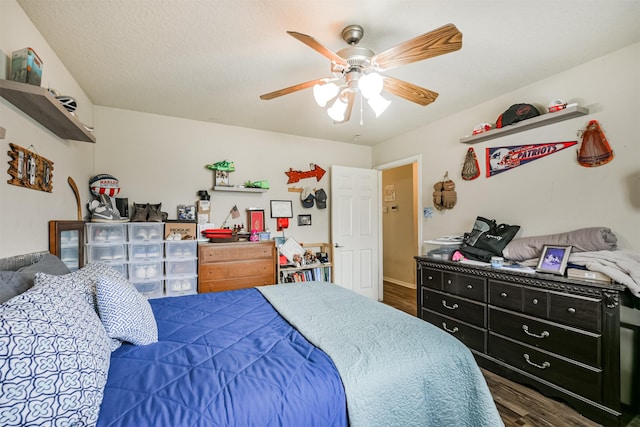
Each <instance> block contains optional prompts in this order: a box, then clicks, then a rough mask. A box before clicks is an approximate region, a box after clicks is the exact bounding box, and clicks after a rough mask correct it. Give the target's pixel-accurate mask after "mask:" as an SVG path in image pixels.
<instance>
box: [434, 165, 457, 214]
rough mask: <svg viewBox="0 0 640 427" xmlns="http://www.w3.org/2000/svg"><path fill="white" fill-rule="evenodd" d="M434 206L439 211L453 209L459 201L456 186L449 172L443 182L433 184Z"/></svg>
mask: <svg viewBox="0 0 640 427" xmlns="http://www.w3.org/2000/svg"><path fill="white" fill-rule="evenodd" d="M433 189H434V192H433V206H435V208H436V209H438V210H440V211H441V210H443V209H452V208H453V207H454V206H455V205H456V202H457V201H458V195H457V194H456V184H455V183H454V182H453V181H451V180H450V179H449V172H446V173H445V174H444V177H443V179H442V181H438V182H436V183H435V184H433Z"/></svg>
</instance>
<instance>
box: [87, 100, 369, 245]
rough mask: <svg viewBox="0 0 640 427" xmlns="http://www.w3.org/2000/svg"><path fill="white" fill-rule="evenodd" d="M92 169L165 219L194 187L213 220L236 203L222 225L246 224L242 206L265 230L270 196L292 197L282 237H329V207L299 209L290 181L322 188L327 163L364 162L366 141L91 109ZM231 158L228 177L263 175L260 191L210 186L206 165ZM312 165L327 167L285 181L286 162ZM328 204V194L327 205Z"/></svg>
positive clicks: (189, 198) (235, 180)
mask: <svg viewBox="0 0 640 427" xmlns="http://www.w3.org/2000/svg"><path fill="white" fill-rule="evenodd" d="M95 115H96V138H97V139H98V143H97V144H96V155H95V163H96V166H95V170H96V173H110V174H112V175H114V176H115V177H117V178H118V179H119V180H120V186H121V193H120V197H126V198H128V199H129V204H132V203H133V202H135V203H146V202H150V203H158V202H162V209H163V210H164V211H165V212H167V213H168V214H169V218H170V219H171V218H173V219H175V218H176V210H177V205H179V204H194V203H195V201H196V200H197V199H198V197H197V191H198V190H208V191H209V194H210V195H211V204H212V214H211V217H212V220H213V222H214V224H215V225H216V226H220V225H221V224H222V222H223V221H224V220H225V218H226V217H227V214H228V213H229V210H230V209H231V208H232V207H233V206H234V205H237V206H238V209H239V210H240V212H241V216H240V218H238V219H237V220H235V221H233V222H230V223H228V224H227V225H233V224H234V223H237V224H240V223H245V225H246V214H245V209H246V208H249V207H258V208H263V209H264V210H265V217H266V225H267V227H268V228H269V229H270V230H271V232H272V236H274V235H278V236H281V235H282V233H276V223H275V219H271V218H270V207H269V206H270V204H269V201H270V200H292V201H293V215H294V218H292V219H291V220H290V227H289V229H288V230H287V231H286V232H285V236H287V237H288V236H293V237H294V238H295V239H296V240H298V241H299V242H328V241H329V240H330V233H329V209H317V207H316V206H314V207H313V208H309V209H305V208H303V207H302V205H301V203H300V193H293V192H289V191H288V188H291V187H304V186H310V187H313V188H324V189H325V190H326V192H327V194H328V195H329V198H330V197H331V191H330V190H329V182H330V178H329V176H330V173H331V171H330V167H331V166H332V165H339V166H350V167H361V168H370V167H371V147H365V146H358V145H354V144H344V143H337V142H332V141H325V140H316V139H309V138H301V137H298V136H291V135H284V134H277V133H271V132H264V131H259V130H254V129H246V128H240V127H234V126H226V125H218V124H213V123H205V122H198V121H192V120H185V119H179V118H172V117H165V116H159V115H154V114H146V113H137V112H133V111H126V110H121V109H113V108H105V107H96V110H95ZM222 160H228V161H233V162H234V163H235V168H236V171H235V172H232V173H231V174H230V183H231V184H232V185H239V184H242V183H244V182H246V181H258V180H268V181H269V184H270V187H271V188H270V189H269V191H267V192H265V193H237V192H221V191H212V190H211V188H212V186H213V182H214V172H213V171H211V170H209V169H207V168H206V167H205V166H206V165H207V164H211V163H215V162H218V161H222ZM310 163H315V164H317V165H319V166H320V167H322V168H323V169H325V170H326V171H327V173H326V174H325V175H324V177H323V178H322V179H321V180H320V182H317V181H316V179H315V178H307V179H303V180H302V181H300V182H298V183H295V184H289V185H287V180H288V178H287V176H286V175H285V172H286V171H288V170H289V168H293V169H295V170H302V171H306V170H309V164H310ZM328 207H330V199H329V203H328ZM300 214H311V222H312V225H311V226H303V227H298V226H297V216H298V215H300Z"/></svg>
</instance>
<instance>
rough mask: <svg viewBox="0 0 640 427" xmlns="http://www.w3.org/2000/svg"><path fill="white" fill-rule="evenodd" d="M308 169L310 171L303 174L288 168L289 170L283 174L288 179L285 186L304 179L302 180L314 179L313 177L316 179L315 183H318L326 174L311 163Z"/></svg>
mask: <svg viewBox="0 0 640 427" xmlns="http://www.w3.org/2000/svg"><path fill="white" fill-rule="evenodd" d="M309 167H310V170H308V171H304V172H303V171H299V170H293V169H292V168H289V170H288V171H287V172H285V174H286V175H287V176H288V177H289V181H287V184H293V183H294V182H299V181H300V180H301V179H304V178H314V177H315V178H316V180H317V181H320V180H321V179H322V177H323V176H324V174H325V173H326V171H325V170H324V169H322V168H321V167H320V166H318V165H316V164H315V163H311V164H310V165H309Z"/></svg>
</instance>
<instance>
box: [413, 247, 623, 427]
mask: <svg viewBox="0 0 640 427" xmlns="http://www.w3.org/2000/svg"><path fill="white" fill-rule="evenodd" d="M416 263H417V298H418V299H417V302H418V317H420V318H421V319H424V320H426V321H428V322H429V323H432V324H434V325H436V326H438V327H439V328H441V329H443V330H445V331H447V332H449V333H450V334H452V335H453V336H455V337H457V338H458V339H460V340H461V341H462V342H463V343H464V344H465V345H467V347H469V348H470V349H471V351H472V352H473V354H474V356H475V357H476V360H477V361H478V365H480V366H481V367H483V368H486V369H488V370H490V371H492V372H495V373H496V374H498V375H501V376H503V377H505V378H509V379H511V380H514V381H517V382H520V383H524V384H528V385H530V386H533V387H534V388H536V389H537V390H538V391H540V392H541V393H543V394H545V395H547V396H550V397H554V398H559V399H561V400H564V401H566V402H567V403H568V404H570V405H571V406H573V407H574V408H576V410H578V411H579V412H581V413H582V414H583V415H584V416H586V417H588V418H591V419H593V420H595V421H597V422H599V423H602V424H604V425H606V426H609V425H612V426H618V425H620V421H621V416H622V410H621V402H620V302H621V301H620V300H621V297H622V294H623V292H624V290H625V287H624V286H622V285H619V284H607V283H601V282H586V281H579V280H573V279H567V278H564V277H561V276H554V275H551V274H534V275H532V274H525V273H516V272H510V271H506V270H500V269H492V268H491V267H483V266H482V267H481V266H470V265H467V264H462V263H456V262H448V261H437V260H433V259H430V258H426V257H416Z"/></svg>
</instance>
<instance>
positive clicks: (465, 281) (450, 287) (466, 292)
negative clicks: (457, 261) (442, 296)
mask: <svg viewBox="0 0 640 427" xmlns="http://www.w3.org/2000/svg"><path fill="white" fill-rule="evenodd" d="M442 290H443V291H444V292H449V293H451V294H455V295H460V296H461V297H465V298H470V299H473V300H476V301H482V302H487V283H486V280H485V279H483V278H482V277H475V276H468V275H466V274H454V273H449V272H446V273H444V276H443V278H442Z"/></svg>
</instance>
